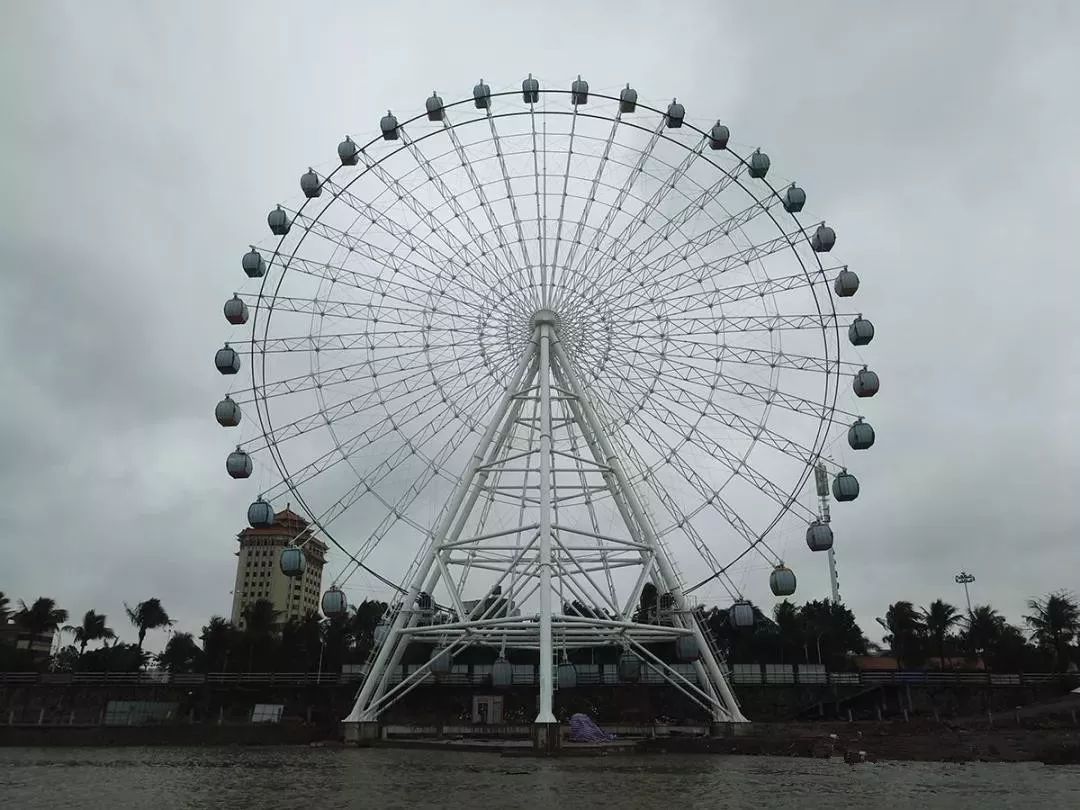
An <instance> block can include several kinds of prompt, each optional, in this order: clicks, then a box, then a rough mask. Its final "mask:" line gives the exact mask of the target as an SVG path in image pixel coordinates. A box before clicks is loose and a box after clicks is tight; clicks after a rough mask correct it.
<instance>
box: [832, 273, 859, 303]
mask: <svg viewBox="0 0 1080 810" xmlns="http://www.w3.org/2000/svg"><path fill="white" fill-rule="evenodd" d="M833 290H835V291H836V294H837V295H839V296H840V297H841V298H850V297H851V296H853V295H854V294H855V293H856V292H858V290H859V277H858V276H857V275H856V274H855V272H854V271H853V270H848V269H847V268H846V267H845V268H844V269H843V270H841V271H840V272H839V273H837V274H836V281H834V282H833Z"/></svg>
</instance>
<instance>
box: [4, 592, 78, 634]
mask: <svg viewBox="0 0 1080 810" xmlns="http://www.w3.org/2000/svg"><path fill="white" fill-rule="evenodd" d="M67 618H68V612H67V611H66V610H62V609H60V608H58V607H57V606H56V600H54V599H50V598H49V597H47V596H39V597H38V598H37V599H35V600H34V603H33V604H32V605H29V606H27V604H26V602H24V601H22V600H21V599H20V600H19V610H18V611H17V612H16V613H15V624H17V625H18V626H19V628H20V629H22V630H23V631H24V632H25V633H27V634H28V635H30V636H44V635H52V634H54V633H56V631H57V630H59V629H60V626H61V625H62V624H63V623H64V622H66V621H67Z"/></svg>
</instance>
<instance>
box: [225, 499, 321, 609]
mask: <svg viewBox="0 0 1080 810" xmlns="http://www.w3.org/2000/svg"><path fill="white" fill-rule="evenodd" d="M236 539H237V540H238V541H239V543H240V550H239V551H238V552H237V553H236V557H237V560H236V585H235V586H234V587H233V604H232V622H233V624H234V625H236V626H237V627H239V628H240V629H243V627H244V611H245V609H246V608H248V607H249V606H250V605H253V604H254V603H255V602H257V601H258V600H259V599H266V600H267V601H269V602H271V603H272V604H273V605H274V610H277V611H279V614H280V615H279V616H278V621H280V622H282V623H284V622H287V621H288V620H289V619H299V618H303V617H304V616H306V615H307V614H308V613H311V612H318V610H319V600H320V598H321V594H322V570H323V566H324V565H325V564H326V551H327V546H326V544H325V543H324V542H322V541H321V540H320V539H319V538H318V537H316V536H315V535H314V533H313V532H312V529H311V527H310V526H309V525H308V522H307V521H306V520H304V519H303V518H302V517H300V515H298V514H296V513H295V512H293V511H292V510H291V509H289V508H288V507H286V508H285V510H284V511H282V512H278V513H277V514H275V515H274V525H273V526H268V527H267V528H265V529H252V528H247V529H244V530H243V531H242V532H240V534H238V535H237V536H236ZM294 540H295V542H296V543H304V557H305V559H306V561H307V564H306V566H305V569H304V575H303V576H302V577H287V576H285V575H284V574H283V573H281V567H280V565H279V564H278V558H279V557H280V556H281V550H282V549H283V548H285V546H287V545H289V544H290V543H293V542H294Z"/></svg>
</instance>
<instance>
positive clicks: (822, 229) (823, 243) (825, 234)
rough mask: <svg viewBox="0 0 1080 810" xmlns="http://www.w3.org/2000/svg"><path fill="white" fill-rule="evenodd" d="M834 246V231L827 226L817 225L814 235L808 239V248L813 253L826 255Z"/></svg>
mask: <svg viewBox="0 0 1080 810" xmlns="http://www.w3.org/2000/svg"><path fill="white" fill-rule="evenodd" d="M835 244H836V231H834V230H833V229H832V228H830V227H829V226H828V225H818V228H817V230H816V231H814V235H813V236H811V237H810V247H811V248H813V250H814V252H815V253H828V252H829V251H830V250H832V249H833V245H835Z"/></svg>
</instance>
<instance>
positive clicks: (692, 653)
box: [675, 636, 701, 663]
mask: <svg viewBox="0 0 1080 810" xmlns="http://www.w3.org/2000/svg"><path fill="white" fill-rule="evenodd" d="M675 657H676V658H678V659H679V660H680V661H682V662H683V663H689V662H690V661H697V660H698V659H699V658H701V647H700V646H698V643H697V639H696V638H694V637H693V636H679V637H678V638H677V639H675Z"/></svg>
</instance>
